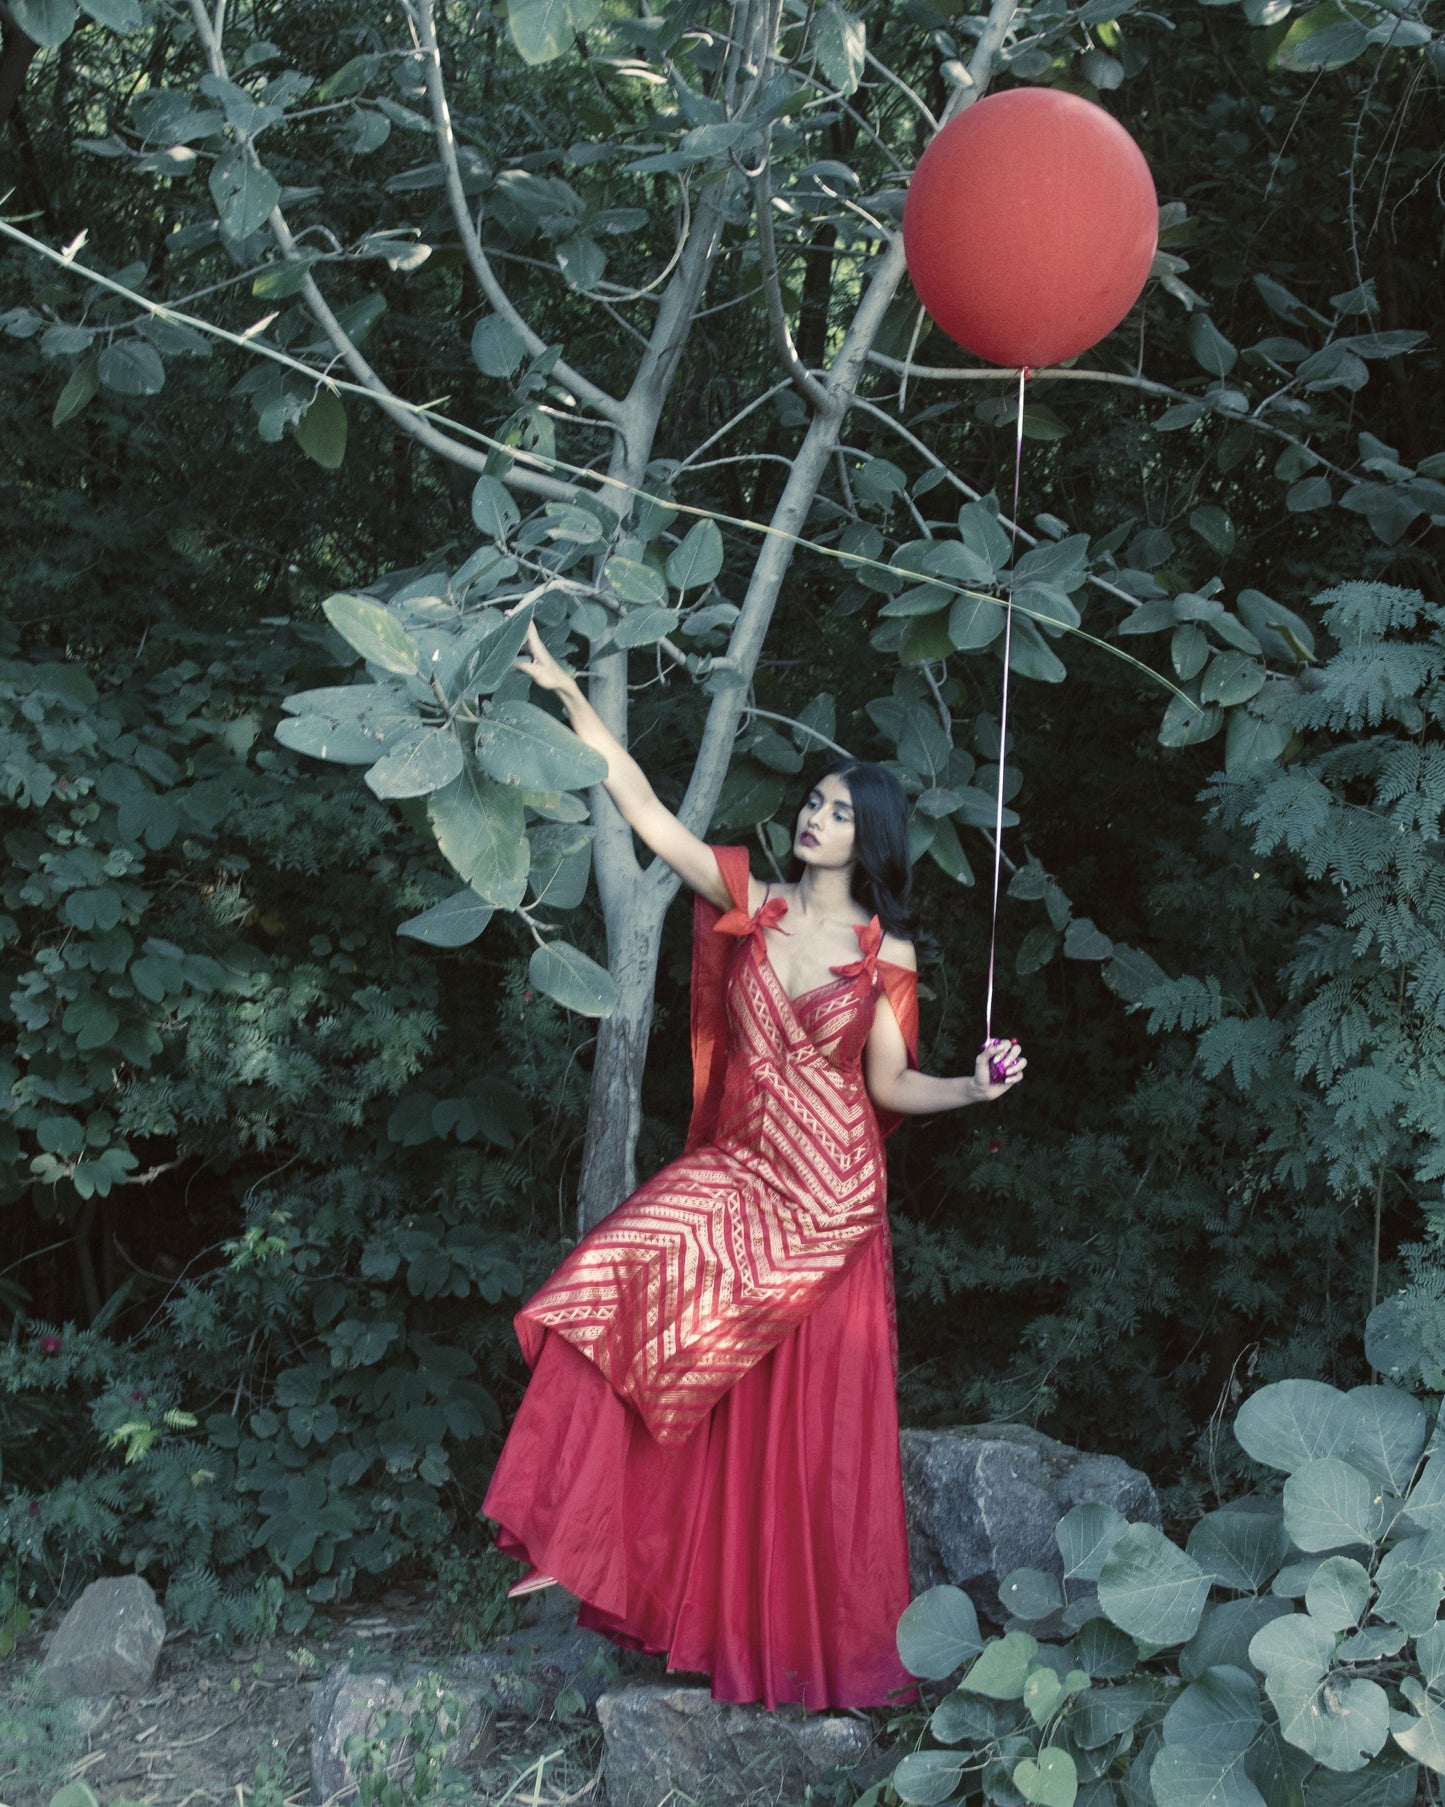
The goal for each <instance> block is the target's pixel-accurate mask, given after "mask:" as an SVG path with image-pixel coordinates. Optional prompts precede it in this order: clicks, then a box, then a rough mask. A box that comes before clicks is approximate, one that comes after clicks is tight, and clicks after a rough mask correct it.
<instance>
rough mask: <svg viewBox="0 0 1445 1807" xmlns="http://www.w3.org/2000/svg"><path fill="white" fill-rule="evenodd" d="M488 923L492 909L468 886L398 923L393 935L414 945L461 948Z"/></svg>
mask: <svg viewBox="0 0 1445 1807" xmlns="http://www.w3.org/2000/svg"><path fill="white" fill-rule="evenodd" d="M491 920H492V906H491V905H490V904H489V903H484V902H483V901H482V899H481V898H480V897H478V895H477V894H476V892H475V891H473V890H472V888H471V886H470V885H468V886H467V887H466V889H465V890H462V891H454V892H453V893H452V895H451V896H450V897H444V898H443V899H442V901H441V902H440V903H439V904H433V905H432V907H431V908H430V909H429V910H423V911H422V913H421V915H420V916H409V917H408V918H407V919H406V921H405V922H402V923H398V924H397V930H396V932H397V934H398V935H409V936H410V937H411V938H412V940H414V941H425V942H426V943H427V945H428V946H430V947H465V946H466V945H467V944H468V942H471V941H475V940H476V938H477V936H478V935H480V934H481V932H482V930H483V929H484V928H486V926H487V924H488V923H489V922H490V921H491Z"/></svg>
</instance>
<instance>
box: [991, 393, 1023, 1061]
mask: <svg viewBox="0 0 1445 1807" xmlns="http://www.w3.org/2000/svg"><path fill="white" fill-rule="evenodd" d="M1028 375H1029V369H1028V366H1027V365H1024V367H1023V368H1022V369H1021V370H1020V371H1019V398H1018V419H1017V421H1016V423H1015V426H1014V505H1013V511H1012V516H1011V519H1012V523H1013V525H1012V531H1011V533H1010V537H1009V568H1008V586H1007V589H1006V590H1005V592H1004V611H1003V700H1002V702H1001V704H1000V706H999V718H998V791H997V794H996V797H995V800H994V816H993V918H992V921H991V922H990V924H989V931H988V992H987V995H986V996H985V998H984V1005H983V1037H984V1040H985V1041H986V1042H989V1041H992V1040H993V990H994V966H995V962H996V958H997V954H998V898H999V881H1000V878H1001V877H1002V873H1003V787H1004V765H1005V759H1006V755H1007V749H1008V676H1009V660H1010V656H1011V654H1012V652H1013V625H1014V564H1015V562H1016V560H1017V558H1018V549H1019V491H1020V489H1021V487H1022V482H1023V469H1024V384H1025V382H1026V381H1027V380H1028Z"/></svg>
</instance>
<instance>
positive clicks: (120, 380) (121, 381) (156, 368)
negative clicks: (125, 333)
mask: <svg viewBox="0 0 1445 1807" xmlns="http://www.w3.org/2000/svg"><path fill="white" fill-rule="evenodd" d="M96 370H97V373H98V374H99V377H100V380H101V382H102V383H104V384H105V386H106V388H107V389H113V390H114V391H115V393H116V394H117V395H159V394H160V392H161V390H162V389H164V388H165V386H166V367H165V365H164V364H163V363H162V362H161V360H160V354H159V353H158V352H157V351H156V348H155V347H154V346H153V345H148V344H147V343H146V341H145V340H144V339H117V340H116V342H115V343H114V344H113V345H107V346H106V348H105V350H104V351H103V352H102V353H101V354H100V359H99V361H98V363H97V365H96Z"/></svg>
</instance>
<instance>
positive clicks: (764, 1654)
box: [484, 628, 1026, 1708]
mask: <svg viewBox="0 0 1445 1807" xmlns="http://www.w3.org/2000/svg"><path fill="white" fill-rule="evenodd" d="M518 667H519V669H521V670H524V671H526V672H527V673H528V674H529V676H530V677H531V679H532V681H533V683H535V684H537V685H538V686H539V687H540V688H542V689H544V690H552V691H555V692H556V693H557V695H558V697H559V698H560V700H561V702H562V704H563V706H564V707H565V709H566V711H567V714H568V716H569V718H570V719H571V723H572V726H573V728H574V730H575V731H576V733H577V735H578V736H579V738H580V739H581V740H583V741H584V742H585V743H586V744H587V745H588V746H590V747H593V748H595V749H596V751H597V752H599V753H601V754H602V755H603V756H604V757H605V758H606V760H607V766H608V770H607V777H606V780H605V783H606V785H607V789H608V792H609V793H610V795H611V797H612V799H613V801H614V802H615V803H616V805H617V807H618V809H619V810H620V811H621V813H622V815H623V816H624V817H625V818H626V820H627V822H628V823H629V824H630V825H631V827H632V828H633V830H634V831H635V832H636V833H637V835H638V836H639V837H640V838H641V839H642V840H643V841H644V842H645V843H646V844H647V845H648V846H649V847H650V848H651V849H652V850H653V852H654V853H656V854H657V855H658V856H659V857H660V858H661V859H663V860H665V861H666V862H667V863H668V865H670V866H671V867H672V868H673V870H674V871H675V872H676V873H677V874H678V876H679V877H680V878H681V879H682V880H683V882H684V883H685V884H687V885H689V886H691V888H692V889H693V891H694V892H695V893H696V894H697V906H696V924H695V927H696V934H695V940H694V956H693V993H692V1040H693V1056H694V1075H693V1079H694V1101H695V1108H694V1113H693V1121H692V1127H691V1129H690V1131H689V1136H688V1145H687V1152H686V1153H685V1154H684V1155H683V1156H682V1157H681V1159H679V1160H677V1161H674V1162H672V1163H671V1164H670V1165H669V1166H668V1167H665V1168H664V1169H663V1170H662V1172H661V1173H659V1174H657V1175H656V1176H655V1177H654V1178H653V1179H651V1180H649V1181H648V1182H647V1183H646V1184H645V1185H643V1186H641V1187H640V1188H639V1189H638V1190H637V1191H636V1192H635V1193H634V1194H633V1195H632V1197H631V1198H630V1199H628V1200H626V1202H625V1203H623V1204H622V1205H621V1206H619V1208H618V1209H617V1210H616V1211H614V1212H613V1213H612V1214H611V1215H610V1216H609V1217H607V1218H606V1219H604V1220H603V1222H602V1223H600V1224H599V1225H597V1227H596V1228H595V1229H594V1230H592V1231H591V1232H590V1234H589V1235H587V1236H586V1237H585V1238H584V1239H583V1240H582V1242H581V1243H580V1244H579V1245H578V1246H577V1248H576V1249H574V1250H573V1252H572V1253H571V1254H570V1255H569V1256H568V1257H567V1259H566V1260H565V1261H564V1262H563V1263H562V1265H561V1267H560V1268H559V1269H558V1270H557V1272H556V1273H555V1274H554V1275H553V1276H552V1278H551V1279H550V1280H549V1281H548V1282H547V1284H546V1285H545V1286H544V1287H543V1288H542V1289H541V1291H540V1292H539V1293H537V1294H536V1295H535V1296H534V1297H533V1298H532V1299H530V1300H529V1301H528V1302H527V1304H526V1305H525V1306H524V1307H523V1309H522V1311H521V1312H520V1313H519V1314H518V1317H517V1330H518V1335H519V1337H520V1339H521V1342H522V1348H523V1352H524V1353H525V1355H526V1356H527V1359H528V1361H529V1362H530V1363H531V1365H532V1369H533V1374H532V1381H531V1384H530V1386H529V1387H528V1389H527V1393H526V1396H525V1398H524V1399H523V1401H522V1405H521V1408H520V1410H519V1412H518V1415H517V1419H516V1422H515V1424H514V1426H513V1428H512V1431H511V1434H510V1436H509V1437H508V1439H507V1443H506V1447H505V1448H504V1449H503V1451H502V1456H501V1460H500V1462H499V1463H498V1466H497V1471H496V1474H495V1476H494V1477H493V1480H492V1485H491V1488H490V1489H489V1491H488V1494H487V1499H486V1503H485V1508H484V1509H485V1511H486V1512H487V1514H488V1515H489V1516H490V1517H492V1518H494V1519H496V1520H497V1521H498V1523H499V1524H500V1526H501V1531H500V1533H499V1536H498V1543H499V1545H500V1547H501V1548H502V1549H503V1550H505V1551H507V1552H508V1553H509V1554H511V1555H514V1556H517V1557H519V1558H520V1559H521V1560H522V1561H524V1562H526V1563H527V1564H528V1565H529V1569H530V1572H529V1573H528V1575H526V1576H525V1577H524V1578H523V1581H522V1582H521V1583H520V1584H519V1589H518V1591H529V1590H530V1589H531V1588H533V1587H537V1586H546V1585H548V1584H549V1583H550V1582H552V1581H553V1580H554V1579H555V1580H557V1581H560V1582H561V1583H562V1584H563V1585H564V1586H566V1587H567V1588H569V1589H570V1590H571V1591H572V1592H573V1593H574V1594H576V1595H577V1596H578V1598H579V1600H580V1601H581V1603H582V1604H581V1610H580V1612H579V1615H578V1616H579V1620H580V1622H581V1623H583V1624H585V1625H591V1626H595V1627H596V1628H598V1629H599V1630H602V1631H604V1632H606V1633H607V1634H608V1635H609V1636H610V1637H611V1638H613V1639H614V1640H615V1641H616V1642H618V1643H622V1644H625V1645H628V1646H631V1647H633V1648H639V1649H646V1650H651V1651H654V1652H657V1653H660V1654H663V1655H665V1656H666V1657H667V1660H668V1666H669V1668H672V1669H685V1670H696V1671H701V1672H704V1673H707V1674H710V1675H711V1676H712V1680H713V1694H714V1695H715V1696H716V1697H717V1698H718V1699H720V1700H737V1701H748V1700H761V1701H763V1702H765V1703H766V1704H767V1705H768V1706H769V1707H773V1706H775V1705H777V1704H778V1703H779V1702H780V1701H799V1702H801V1703H802V1704H803V1705H804V1706H806V1707H809V1708H821V1707H830V1706H831V1707H863V1706H880V1705H883V1704H884V1703H885V1702H886V1701H887V1699H888V1697H889V1695H890V1694H891V1693H894V1692H896V1691H897V1690H899V1689H901V1688H904V1687H907V1686H908V1685H909V1678H908V1676H907V1675H906V1673H905V1671H904V1670H903V1668H902V1665H901V1664H900V1663H899V1661H898V1656H897V1651H896V1648H895V1644H894V1632H895V1628H896V1626H897V1622H898V1617H899V1615H900V1614H901V1612H902V1611H903V1609H904V1607H905V1606H907V1604H908V1598H909V1595H908V1545H907V1538H906V1532H905V1527H904V1520H903V1488H902V1478H901V1474H900V1469H899V1455H898V1414H897V1401H896V1381H897V1353H896V1338H895V1335H894V1323H893V1286H892V1269H891V1259H890V1247H889V1241H888V1226H887V1216H886V1210H885V1206H886V1173H885V1168H884V1160H883V1150H882V1142H881V1134H880V1129H879V1122H878V1113H880V1112H881V1113H884V1114H885V1115H887V1116H889V1117H892V1118H896V1117H897V1116H900V1115H911V1114H914V1113H917V1112H927V1111H938V1110H948V1109H952V1108H954V1107H956V1106H959V1105H964V1104H974V1103H978V1102H981V1101H983V1100H986V1099H994V1098H998V1097H1001V1096H1002V1095H1003V1094H1004V1093H1005V1092H1007V1091H1009V1090H1010V1089H1011V1088H1012V1087H1013V1086H1015V1085H1017V1084H1018V1082H1019V1080H1020V1078H1021V1077H1022V1075H1023V1069H1024V1066H1025V1064H1026V1063H1025V1061H1024V1059H1023V1056H1022V1055H1021V1053H1020V1052H1019V1050H1018V1046H1017V1044H1016V1043H1008V1044H1003V1043H991V1044H990V1045H989V1046H988V1047H987V1048H985V1049H984V1051H983V1052H982V1053H981V1054H980V1055H979V1058H978V1062H977V1064H976V1066H975V1069H974V1071H973V1073H972V1074H970V1075H968V1076H966V1077H959V1078H955V1079H942V1078H933V1077H930V1076H929V1075H927V1074H923V1073H919V1072H917V1071H915V1070H914V1069H913V1057H914V1054H915V1051H916V1045H917V1031H916V1022H917V1005H916V991H917V981H916V973H915V961H914V953H913V947H912V944H911V942H910V941H909V940H908V939H907V938H906V931H907V927H908V917H907V914H906V908H907V897H908V890H909V882H910V874H909V870H908V843H907V825H906V815H907V803H906V798H905V797H904V794H903V791H902V787H901V786H900V785H899V784H898V781H897V780H896V779H895V778H894V777H893V776H892V774H891V773H889V772H887V771H886V770H885V769H884V768H883V767H881V766H876V765H870V764H868V763H866V762H862V761H851V760H846V761H842V762H840V763H839V764H838V765H836V766H835V767H834V768H832V769H831V770H830V771H829V772H827V773H825V774H824V775H823V777H822V778H820V779H819V781H818V783H817V784H816V785H815V786H814V787H813V789H812V790H811V791H810V792H809V794H808V797H807V800H806V801H805V802H804V804H803V807H802V809H801V810H800V811H799V813H798V819H797V824H796V827H795V832H794V839H793V852H794V859H795V867H794V869H795V871H796V873H797V875H798V876H797V877H796V879H795V880H794V881H792V882H790V883H787V884H783V885H765V884H762V883H760V882H759V881H758V880H757V879H754V878H753V877H751V875H750V874H749V872H748V860H747V853H746V850H745V849H743V848H740V847H718V848H713V847H709V846H708V845H707V844H706V843H705V842H703V841H700V840H699V839H698V838H697V836H696V835H694V834H692V833H691V832H690V831H689V830H688V829H686V828H685V827H684V826H683V825H682V823H680V822H679V821H678V820H677V818H676V817H675V816H674V815H672V813H671V812H670V811H669V810H667V809H666V808H665V807H664V806H663V805H662V803H660V802H659V800H658V798H657V797H656V795H655V794H654V793H653V790H652V787H651V785H650V784H649V783H648V781H647V779H646V777H645V776H644V775H643V773H642V770H641V768H640V767H639V766H638V765H637V762H636V761H635V760H634V759H633V758H632V757H631V755H630V754H628V753H627V751H626V750H625V749H624V748H623V747H622V746H621V744H620V743H619V742H618V741H617V740H616V738H615V737H614V736H613V735H612V734H611V733H610V732H609V731H608V730H607V728H606V727H605V726H604V725H603V723H602V721H601V720H600V719H599V717H598V716H597V714H596V712H595V711H594V710H593V709H592V708H591V706H590V705H589V704H588V702H587V701H586V699H585V698H584V696H583V695H582V692H581V691H580V689H579V688H578V686H577V684H576V682H575V681H574V680H573V679H572V678H571V677H569V676H568V675H567V673H566V672H564V671H563V669H562V668H561V666H560V665H558V664H557V662H556V660H554V659H553V658H552V656H551V655H550V654H549V653H548V652H547V650H546V648H545V647H544V646H543V645H542V642H541V639H540V638H539V637H538V634H537V631H536V629H535V628H533V629H532V630H531V632H530V633H529V635H528V640H527V648H526V657H525V658H522V659H519V660H518ZM860 900H861V901H860ZM990 1056H993V1057H994V1059H995V1060H996V1062H997V1063H998V1070H999V1071H1001V1072H1002V1074H1003V1077H1002V1078H1001V1080H999V1081H998V1082H994V1081H993V1080H992V1079H990V1076H989V1072H990V1069H989V1060H990Z"/></svg>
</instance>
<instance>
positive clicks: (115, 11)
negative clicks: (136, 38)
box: [80, 0, 145, 37]
mask: <svg viewBox="0 0 1445 1807" xmlns="http://www.w3.org/2000/svg"><path fill="white" fill-rule="evenodd" d="M80 9H81V11H82V12H86V13H89V14H90V16H91V18H92V19H96V20H98V21H99V23H100V24H102V25H108V26H109V27H110V29H111V30H112V31H118V32H119V33H120V34H121V35H122V36H123V37H128V36H129V35H130V33H131V32H133V31H139V30H140V29H141V27H142V26H143V25H144V24H145V14H144V13H143V12H142V11H141V9H140V0H80Z"/></svg>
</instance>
